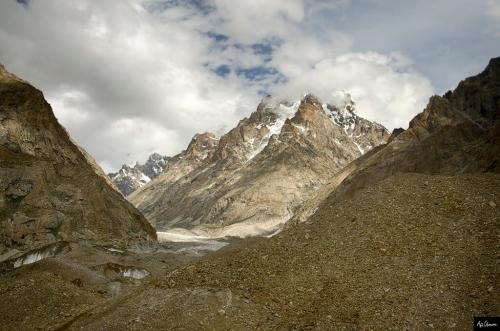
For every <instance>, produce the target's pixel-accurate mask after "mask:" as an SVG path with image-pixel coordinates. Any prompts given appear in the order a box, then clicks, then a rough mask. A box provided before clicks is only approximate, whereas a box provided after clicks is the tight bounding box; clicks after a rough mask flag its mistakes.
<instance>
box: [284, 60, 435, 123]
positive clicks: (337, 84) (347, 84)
mask: <svg viewBox="0 0 500 331" xmlns="http://www.w3.org/2000/svg"><path fill="white" fill-rule="evenodd" d="M299 61H302V59H301V58H300V57H299ZM284 73H285V75H286V71H285V72H284ZM311 82H314V84H311ZM338 90H346V91H348V92H349V93H351V95H352V97H353V100H354V101H355V102H356V103H357V110H358V112H359V114H360V115H361V116H363V117H365V118H368V119H372V120H373V119H374V120H377V121H379V122H380V123H382V124H384V125H385V126H386V127H388V128H390V129H392V128H394V127H406V126H407V124H408V121H409V119H411V118H412V116H414V115H415V114H416V113H418V112H420V111H421V110H422V109H423V108H424V107H425V104H426V103H427V100H428V98H429V96H430V95H431V94H432V91H433V90H432V86H431V84H430V82H429V80H428V79H427V78H425V77H423V76H422V75H420V74H419V73H417V72H415V71H414V70H413V69H412V67H411V61H410V60H409V59H407V58H406V57H404V56H402V55H401V54H398V53H394V54H389V55H384V54H379V53H374V52H367V53H346V54H343V55H340V56H336V57H328V58H325V59H323V60H321V61H318V62H317V63H316V64H315V65H314V66H313V67H312V68H306V69H304V70H303V71H302V72H300V73H299V74H296V73H295V75H294V76H293V78H291V79H290V80H289V81H288V83H287V84H286V85H283V86H279V87H276V93H277V94H280V95H284V96H286V97H288V98H291V97H293V96H295V97H297V96H299V95H301V94H302V93H303V91H309V92H312V93H314V94H315V95H317V96H318V97H319V98H321V99H322V100H324V101H328V100H329V99H330V98H331V95H332V92H333V91H338Z"/></svg>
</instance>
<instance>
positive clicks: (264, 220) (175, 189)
mask: <svg viewBox="0 0 500 331" xmlns="http://www.w3.org/2000/svg"><path fill="white" fill-rule="evenodd" d="M342 96H343V98H342V102H340V103H339V104H337V105H327V104H321V103H320V101H319V100H317V99H316V98H315V97H313V96H311V95H307V96H306V97H304V99H303V100H301V101H300V102H295V103H289V102H284V101H279V100H277V99H274V98H272V97H266V98H264V100H263V101H262V102H261V104H260V105H259V106H258V108H257V110H256V111H255V112H254V113H252V115H251V116H250V117H249V118H245V119H243V120H242V121H240V123H239V124H238V125H237V126H236V127H235V128H234V129H233V130H231V131H229V132H228V133H227V134H225V135H223V136H222V137H221V138H220V140H217V139H216V138H215V137H214V136H213V135H210V134H208V133H206V134H204V135H198V136H196V137H195V138H194V139H193V141H192V142H191V144H190V145H189V147H188V149H187V150H186V151H185V152H183V153H181V154H180V155H178V156H176V157H174V158H172V159H171V160H170V162H169V164H168V166H167V168H166V169H165V171H164V172H163V173H162V174H161V175H160V176H158V178H156V179H155V180H153V181H151V182H150V183H148V184H147V185H145V186H143V187H142V188H140V189H139V190H137V191H135V192H134V193H132V194H131V195H130V196H129V199H130V201H131V202H132V203H134V204H135V205H136V206H137V207H138V208H139V209H140V210H141V211H142V212H143V213H144V214H145V215H146V217H147V218H148V219H149V220H150V221H151V222H152V223H153V224H154V225H155V226H156V228H157V229H160V230H164V229H170V228H175V227H181V228H188V229H193V230H194V231H196V232H198V233H205V234H206V233H208V234H210V235H212V236H227V235H229V236H246V235H256V234H265V233H272V232H274V231H276V230H278V229H280V228H281V227H282V225H283V224H284V222H286V221H287V220H288V219H290V218H291V217H292V216H294V214H295V213H296V211H297V210H298V209H299V208H300V206H301V205H302V203H303V202H304V201H306V200H307V199H309V198H310V197H311V196H313V194H314V192H315V191H317V190H318V189H319V188H320V187H321V186H322V185H324V184H325V183H326V182H327V181H328V179H329V178H330V177H331V176H333V175H334V174H336V173H337V172H338V171H339V170H340V169H342V167H344V166H345V165H346V164H348V163H349V162H350V161H352V160H354V159H356V158H357V157H359V156H360V155H362V154H363V153H364V152H366V151H368V150H370V149H371V148H373V147H375V146H377V145H380V144H382V143H384V142H385V141H386V139H387V138H388V132H387V131H386V130H385V128H384V127H382V126H381V125H379V124H376V123H372V122H369V121H367V120H365V119H363V118H361V117H359V116H357V115H356V114H355V113H354V103H353V102H352V101H351V99H350V96H349V95H348V94H342ZM195 147H197V148H195Z"/></svg>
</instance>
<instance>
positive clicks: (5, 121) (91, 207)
mask: <svg viewBox="0 0 500 331" xmlns="http://www.w3.org/2000/svg"><path fill="white" fill-rule="evenodd" d="M155 238H156V232H155V230H154V229H153V227H151V225H150V224H149V223H148V221H147V220H146V219H145V218H144V217H143V216H142V215H141V214H140V213H139V212H138V211H137V210H136V209H135V208H134V207H133V206H132V205H131V204H130V203H128V202H127V201H126V200H125V199H124V198H123V197H122V196H121V195H120V194H119V193H118V192H117V191H116V189H115V188H114V187H113V183H112V182H111V181H110V179H109V178H108V177H107V176H106V175H105V174H104V173H103V171H102V170H101V168H100V167H99V166H98V165H97V164H96V163H95V161H94V160H93V159H92V158H91V157H90V156H89V155H88V154H87V153H86V152H85V151H83V149H81V148H80V147H78V146H77V145H76V144H75V143H74V142H72V141H71V139H70V137H69V136H68V133H67V132H66V130H65V129H64V128H63V127H62V126H61V125H60V124H59V123H58V122H57V119H56V118H55V116H54V114H53V112H52V109H51V107H50V105H49V104H48V103H47V102H46V101H45V99H44V97H43V94H42V93H41V92H40V91H39V90H37V89H35V88H34V87H33V86H31V85H30V84H29V83H27V82H25V81H22V80H20V79H18V78H17V77H15V76H14V75H12V74H10V73H8V72H7V71H6V70H5V69H4V68H3V67H0V253H2V252H4V251H6V250H9V249H17V250H20V251H24V250H30V249H34V248H37V247H40V246H43V245H45V244H47V243H51V242H54V241H57V240H67V241H86V242H93V243H100V244H106V243H114V244H115V245H118V246H123V245H126V244H129V243H134V242H135V243H137V242H141V241H147V240H154V239H155Z"/></svg>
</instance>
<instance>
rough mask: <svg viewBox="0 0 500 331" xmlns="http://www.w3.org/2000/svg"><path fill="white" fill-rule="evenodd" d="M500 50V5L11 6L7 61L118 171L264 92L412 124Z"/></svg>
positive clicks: (101, 0) (222, 121) (226, 124)
mask: <svg viewBox="0 0 500 331" xmlns="http://www.w3.org/2000/svg"><path fill="white" fill-rule="evenodd" d="M494 56H500V0H433V1H429V0H272V1H271V0H122V1H117V0H64V1H60V0H59V1H57V0H17V1H16V0H3V1H1V2H0V62H1V63H3V64H4V65H5V66H6V68H7V69H8V70H9V71H11V72H14V73H15V74H17V75H18V76H20V77H22V78H24V79H26V80H29V81H30V82H32V83H33V84H34V85H35V86H36V87H38V88H39V89H41V90H43V92H44V94H45V96H46V98H47V99H48V101H49V102H50V103H51V105H52V107H53V108H54V112H55V114H56V116H57V117H58V119H59V120H60V121H61V123H62V124H63V125H64V126H65V127H66V128H67V129H68V130H69V132H70V134H71V135H72V136H73V138H74V139H75V140H76V141H77V142H78V143H79V144H80V145H82V146H83V147H85V148H86V149H87V150H88V151H89V152H90V153H91V154H92V155H93V156H94V157H95V158H96V160H97V161H98V162H99V163H100V164H101V166H102V167H103V168H104V169H105V170H106V171H111V170H116V169H117V168H119V167H120V165H121V164H122V163H132V162H134V161H136V160H138V161H143V160H144V159H145V158H146V157H147V156H148V155H149V154H151V153H152V152H155V151H156V152H160V153H162V154H166V155H173V154H175V153H178V152H180V151H181V150H182V149H183V148H185V147H186V145H187V143H188V142H189V140H190V138H191V136H192V135H193V134H194V133H196V132H203V131H212V132H214V133H216V134H222V133H224V132H226V131H227V130H228V129H230V128H232V127H233V126H234V125H235V124H236V123H237V122H238V120H239V119H241V118H242V117H243V116H247V115H249V114H250V113H251V112H252V111H253V110H255V108H256V106H257V104H258V102H259V100H260V99H261V98H262V96H263V95H266V94H268V93H269V94H273V95H277V96H280V97H283V98H288V99H298V98H300V97H301V95H303V94H304V93H305V92H312V93H314V94H316V95H318V96H319V97H320V98H321V99H323V100H324V101H328V99H329V98H330V96H331V95H332V92H334V91H337V90H346V91H349V92H350V93H351V94H352V96H353V99H354V100H355V101H356V102H357V105H358V107H357V108H358V112H359V114H360V115H362V116H364V117H366V118H368V119H370V120H376V121H378V122H381V123H382V124H384V125H386V126H387V127H388V128H389V129H392V128H394V127H398V126H403V127H406V125H407V123H408V121H409V120H410V119H411V118H412V117H413V115H415V114H416V113H418V112H420V111H421V110H422V108H423V107H424V106H425V103H426V100H427V99H428V97H429V96H430V95H432V94H435V93H438V94H442V93H444V92H445V91H447V90H448V89H453V88H454V87H455V86H456V84H457V83H458V82H459V81H460V80H461V79H462V78H465V77H467V76H470V75H472V74H475V73H478V72H480V71H481V70H482V69H483V68H484V66H485V65H486V64H487V61H488V59H489V58H491V57H494Z"/></svg>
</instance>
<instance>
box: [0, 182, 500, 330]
mask: <svg viewBox="0 0 500 331" xmlns="http://www.w3.org/2000/svg"><path fill="white" fill-rule="evenodd" d="M499 187H500V175H498V174H490V173H487V174H474V175H459V176H443V175H422V174H408V173H405V174H398V175H394V176H393V177H390V178H388V179H386V180H384V181H382V182H380V183H378V184H376V185H373V186H371V187H368V188H364V189H361V190H358V191H357V192H356V193H355V194H354V195H352V196H348V197H346V196H345V197H341V198H335V197H334V196H330V198H328V199H326V200H325V201H324V202H323V204H322V205H321V206H320V208H319V209H318V210H317V211H316V212H315V214H314V215H313V216H312V217H311V218H310V219H309V221H308V222H306V223H301V224H298V225H295V226H291V227H289V228H287V229H286V230H285V231H283V232H281V233H280V234H278V235H276V236H274V237H272V238H254V239H247V240H242V241H240V242H237V243H233V244H231V245H228V246H226V247H224V248H222V249H221V250H219V251H217V252H213V253H210V254H208V255H206V256H205V257H203V258H201V259H199V258H198V257H197V256H195V255H194V254H191V255H186V254H184V255H182V254H180V255H179V254H172V253H143V254H137V253H126V254H121V253H119V252H114V253H113V252H105V251H104V250H103V249H100V250H98V249H95V248H88V250H89V251H88V252H85V251H84V248H81V247H78V248H77V247H73V249H72V251H71V252H69V253H66V255H65V256H64V257H55V258H48V259H46V260H44V261H41V262H38V263H35V264H33V265H29V266H24V267H21V268H19V269H16V270H15V271H4V272H3V275H2V276H1V277H0V293H1V297H2V300H1V302H0V325H1V326H2V329H4V330H22V329H36V328H39V329H75V330H198V329H199V330H207V329H208V330H245V329H255V330H263V329H269V330H274V329H284V330H287V329H297V330H298V329H300V330H303V329H318V330H329V329H332V330H342V329H345V330H351V329H432V328H434V329H440V330H442V329H471V326H472V318H473V316H478V315H500V300H499V297H498V293H499V287H500V279H499V278H500V277H499V275H500V264H499V261H500V255H499V252H500V192H499ZM71 254H73V255H71ZM110 256H111V257H110ZM103 262H106V263H116V264H120V265H133V266H138V267H141V268H145V269H148V270H150V271H151V273H152V276H150V277H148V278H146V279H143V280H133V279H124V278H123V277H119V275H116V273H115V274H113V272H109V274H108V275H106V273H104V274H103V273H102V272H101V271H99V270H100V269H98V268H97V269H96V268H93V266H95V265H96V264H102V263H103ZM89 270H92V271H91V272H90V271H89ZM99 272H101V273H100V274H99ZM102 277H104V278H105V279H102ZM76 279H79V280H80V281H77V280H76ZM116 282H118V283H120V285H116V284H115V285H111V284H113V283H116ZM113 288H114V289H113ZM116 288H122V289H124V290H122V293H118V294H113V293H114V292H113V291H116Z"/></svg>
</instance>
